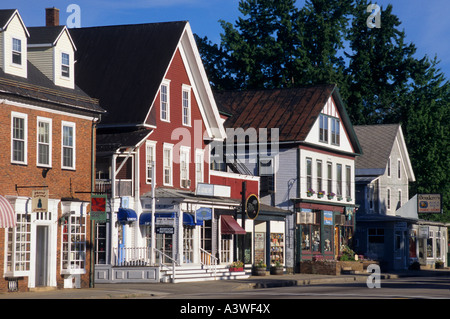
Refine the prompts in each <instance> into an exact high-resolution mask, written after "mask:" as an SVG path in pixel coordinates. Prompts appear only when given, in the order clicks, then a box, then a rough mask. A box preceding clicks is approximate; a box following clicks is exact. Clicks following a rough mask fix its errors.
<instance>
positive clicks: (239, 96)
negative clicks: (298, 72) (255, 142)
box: [215, 84, 361, 154]
mask: <svg viewBox="0 0 450 319" xmlns="http://www.w3.org/2000/svg"><path fill="white" fill-rule="evenodd" d="M331 96H333V98H334V100H335V103H336V106H337V108H338V110H339V113H340V114H341V117H342V121H343V124H344V125H345V127H346V129H347V130H348V131H349V138H350V140H351V142H352V144H353V148H354V150H355V153H357V154H359V153H360V151H361V150H360V147H359V144H358V139H357V138H356V135H355V134H354V132H353V129H352V125H351V123H350V120H349V118H348V115H347V112H346V110H345V107H344V105H343V102H342V100H341V97H340V94H339V92H338V89H337V86H336V85H335V84H323V85H314V86H308V87H299V88H289V89H273V90H249V91H217V92H215V98H216V102H217V105H218V107H219V109H220V111H221V112H222V114H231V116H230V117H228V119H227V120H226V121H225V123H224V125H225V127H226V128H238V127H241V128H243V129H244V130H245V129H247V128H250V127H253V128H255V129H258V128H268V129H270V128H278V129H279V140H280V142H303V141H305V139H306V137H307V135H308V133H309V132H310V131H311V128H312V127H313V125H314V123H315V122H316V120H317V118H318V116H319V114H320V112H321V111H322V109H323V108H324V106H325V104H326V103H327V101H328V99H329V98H330V97H331Z"/></svg>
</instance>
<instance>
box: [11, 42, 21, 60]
mask: <svg viewBox="0 0 450 319" xmlns="http://www.w3.org/2000/svg"><path fill="white" fill-rule="evenodd" d="M12 63H14V64H18V65H22V40H19V39H16V38H13V39H12Z"/></svg>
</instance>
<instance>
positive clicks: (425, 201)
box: [417, 194, 442, 214]
mask: <svg viewBox="0 0 450 319" xmlns="http://www.w3.org/2000/svg"><path fill="white" fill-rule="evenodd" d="M441 204H442V198H441V194H417V213H419V214H424V213H425V214H430V213H432V214H440V213H441V212H442V205H441Z"/></svg>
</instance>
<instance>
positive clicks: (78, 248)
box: [62, 216, 86, 270]
mask: <svg viewBox="0 0 450 319" xmlns="http://www.w3.org/2000/svg"><path fill="white" fill-rule="evenodd" d="M85 225H86V223H85V217H81V216H70V217H69V218H68V219H66V220H65V221H64V226H63V242H62V259H63V260H62V265H63V270H71V269H83V270H84V268H85V261H86V260H85V259H86V227H85Z"/></svg>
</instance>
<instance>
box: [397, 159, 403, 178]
mask: <svg viewBox="0 0 450 319" xmlns="http://www.w3.org/2000/svg"><path fill="white" fill-rule="evenodd" d="M397 177H398V179H400V178H402V162H401V161H400V160H398V161H397Z"/></svg>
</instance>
